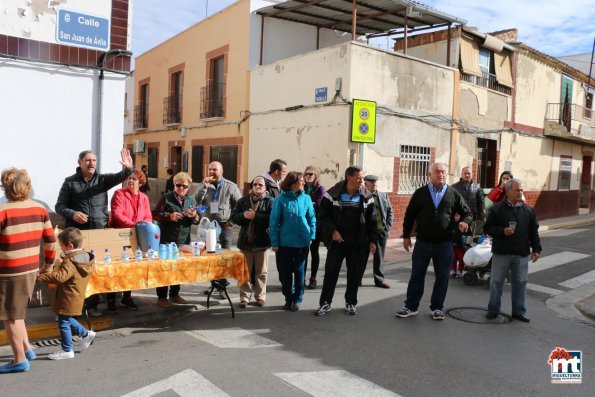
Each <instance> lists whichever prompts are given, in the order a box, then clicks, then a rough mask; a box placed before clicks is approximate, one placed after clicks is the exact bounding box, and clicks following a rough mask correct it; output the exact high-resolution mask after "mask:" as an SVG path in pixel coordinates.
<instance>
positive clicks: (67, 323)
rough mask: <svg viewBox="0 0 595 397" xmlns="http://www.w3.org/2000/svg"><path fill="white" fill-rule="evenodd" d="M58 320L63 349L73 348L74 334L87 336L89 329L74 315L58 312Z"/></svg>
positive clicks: (66, 350)
mask: <svg viewBox="0 0 595 397" xmlns="http://www.w3.org/2000/svg"><path fill="white" fill-rule="evenodd" d="M57 320H58V328H59V329H60V344H61V345H62V350H64V351H65V352H69V351H71V350H72V334H73V333H74V334H75V335H78V336H81V337H84V336H87V330H86V329H85V327H83V326H82V325H81V323H79V322H78V321H77V320H76V319H75V318H74V317H71V316H63V315H61V314H58V317H57Z"/></svg>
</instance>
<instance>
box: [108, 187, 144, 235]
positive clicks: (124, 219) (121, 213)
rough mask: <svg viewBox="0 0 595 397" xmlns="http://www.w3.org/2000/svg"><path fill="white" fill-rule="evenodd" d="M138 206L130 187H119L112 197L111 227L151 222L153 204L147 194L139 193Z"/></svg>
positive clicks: (132, 225)
mask: <svg viewBox="0 0 595 397" xmlns="http://www.w3.org/2000/svg"><path fill="white" fill-rule="evenodd" d="M138 195H139V197H138V206H137V205H136V201H135V197H134V195H133V194H132V192H131V191H130V190H128V189H126V188H125V189H118V190H116V192H115V193H114V196H113V197H112V216H111V219H110V224H109V227H113V228H124V227H134V225H136V223H137V222H140V221H147V222H151V221H152V220H153V216H152V215H151V206H150V204H149V197H147V195H146V194H144V193H142V192H139V193H138Z"/></svg>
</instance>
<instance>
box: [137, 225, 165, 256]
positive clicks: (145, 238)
mask: <svg viewBox="0 0 595 397" xmlns="http://www.w3.org/2000/svg"><path fill="white" fill-rule="evenodd" d="M160 237H161V229H159V225H156V224H154V223H151V222H145V221H140V222H138V223H137V224H136V239H137V240H138V244H139V245H140V248H141V250H143V252H146V251H148V250H149V247H159V238H160Z"/></svg>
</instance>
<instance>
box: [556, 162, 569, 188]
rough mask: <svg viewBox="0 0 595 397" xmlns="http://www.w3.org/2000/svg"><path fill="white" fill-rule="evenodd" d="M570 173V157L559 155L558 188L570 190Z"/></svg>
mask: <svg viewBox="0 0 595 397" xmlns="http://www.w3.org/2000/svg"><path fill="white" fill-rule="evenodd" d="M571 174H572V157H569V156H560V180H559V182H558V190H570V177H571Z"/></svg>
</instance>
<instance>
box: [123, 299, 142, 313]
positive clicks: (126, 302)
mask: <svg viewBox="0 0 595 397" xmlns="http://www.w3.org/2000/svg"><path fill="white" fill-rule="evenodd" d="M120 305H122V307H125V308H127V309H129V310H138V306H137V305H136V303H134V301H133V300H132V298H123V299H122V300H121V301H120Z"/></svg>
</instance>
